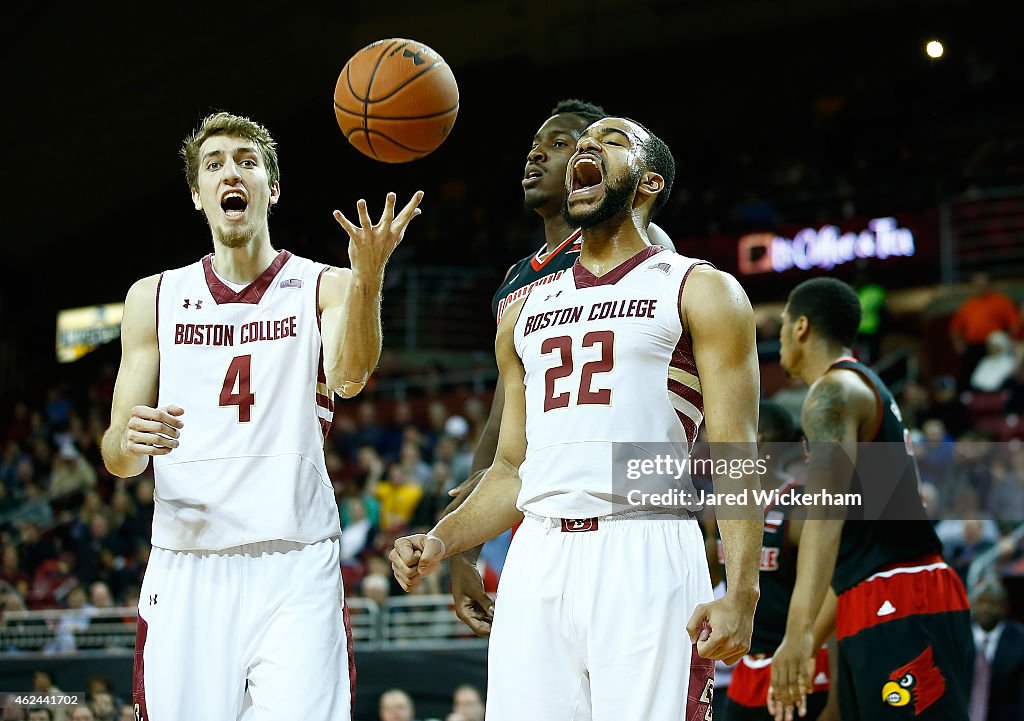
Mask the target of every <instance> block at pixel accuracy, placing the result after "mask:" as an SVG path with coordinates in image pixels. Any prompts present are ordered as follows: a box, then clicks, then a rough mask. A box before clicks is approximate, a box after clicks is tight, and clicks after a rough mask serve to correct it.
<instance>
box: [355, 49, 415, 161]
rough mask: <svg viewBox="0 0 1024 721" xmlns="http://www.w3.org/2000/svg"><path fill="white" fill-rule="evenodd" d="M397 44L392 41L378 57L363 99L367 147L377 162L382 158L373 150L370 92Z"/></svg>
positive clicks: (367, 82)
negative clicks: (370, 124)
mask: <svg viewBox="0 0 1024 721" xmlns="http://www.w3.org/2000/svg"><path fill="white" fill-rule="evenodd" d="M397 42H398V41H397V40H395V41H392V42H391V43H390V44H389V45H388V46H387V47H386V48H384V52H382V53H381V54H380V55H378V56H377V62H375V63H374V64H373V70H372V71H370V79H369V80H367V81H366V97H365V98H363V130H364V131H365V132H366V145H367V147H368V148H369V150H370V152H371V153H373V157H375V158H377V160H380V156H378V155H377V151H376V150H374V149H373V141H372V140H370V128H369V115H368V113H369V105H370V90H371V89H372V88H373V77H374V76H375V75H376V74H377V68H379V67H380V64H381V62H382V61H383V60H384V57H385V56H386V55H387V54H388V53H389V52H391V48H392V47H393V46H394V45H395V43H397ZM405 45H408V43H402V46H405Z"/></svg>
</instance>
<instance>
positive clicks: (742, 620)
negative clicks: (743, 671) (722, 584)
mask: <svg viewBox="0 0 1024 721" xmlns="http://www.w3.org/2000/svg"><path fill="white" fill-rule="evenodd" d="M756 606H757V600H756V598H755V599H754V600H753V601H752V602H751V601H746V600H743V599H740V598H734V597H730V596H729V594H726V595H725V596H724V597H723V598H720V599H718V600H716V601H712V602H710V603H701V604H699V605H698V606H697V608H695V609H694V610H693V615H691V616H690V622H689V623H688V624H686V630H687V632H688V633H689V634H690V641H691V642H693V643H696V644H697V653H698V654H700V655H701V657H703V658H710V659H714V660H715V661H722V662H724V663H726V664H734V663H736V662H737V661H739V660H740V659H741V658H743V655H744V654H745V653H746V652H747V651H748V650H750V637H751V635H752V634H753V631H754V609H755V608H756Z"/></svg>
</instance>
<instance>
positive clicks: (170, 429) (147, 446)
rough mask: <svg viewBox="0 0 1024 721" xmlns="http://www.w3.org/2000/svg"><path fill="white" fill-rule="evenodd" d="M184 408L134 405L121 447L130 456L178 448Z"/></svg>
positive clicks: (154, 453) (161, 452)
mask: <svg viewBox="0 0 1024 721" xmlns="http://www.w3.org/2000/svg"><path fill="white" fill-rule="evenodd" d="M184 413H185V409H184V408H181V407H180V406H175V405H168V406H163V407H162V408H150V407H149V406H135V407H133V408H132V414H131V417H129V418H128V424H127V425H126V426H125V430H124V435H123V436H122V438H121V448H122V449H123V451H124V452H125V453H126V454H128V455H132V456H165V455H167V454H168V453H170V452H171V451H173V450H174V449H175V448H177V447H178V438H179V437H180V435H181V429H182V428H183V427H184V426H185V423H184V422H183V421H182V420H181V419H180V416H182V415H184Z"/></svg>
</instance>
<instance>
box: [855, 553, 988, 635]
mask: <svg viewBox="0 0 1024 721" xmlns="http://www.w3.org/2000/svg"><path fill="white" fill-rule="evenodd" d="M887 568H888V569H889V570H888V571H886V572H882V573H880V574H876V575H875V576H873V577H871V578H868V579H867V580H864V581H861V582H860V583H858V584H857V585H856V586H854V587H853V588H851V589H848V590H846V591H844V592H843V593H841V594H840V595H839V600H838V602H837V605H836V637H837V638H839V639H840V640H842V639H844V638H848V637H850V636H854V635H856V634H857V633H859V632H861V631H863V630H864V629H866V628H872V627H874V626H878V625H881V624H883V623H889V622H891V621H897V620H899V619H901V618H907V617H909V616H922V615H925V614H932V613H949V612H954V611H966V610H968V608H970V606H969V604H968V602H967V592H966V591H965V590H964V584H963V582H962V581H961V580H960V577H959V576H958V575H956V571H954V570H953V569H952V568H950V567H949V566H947V565H945V564H944V563H942V557H941V556H939V555H937V554H932V555H929V556H926V557H924V558H916V559H912V560H909V561H901V562H900V563H897V564H893V565H892V566H888V567H887Z"/></svg>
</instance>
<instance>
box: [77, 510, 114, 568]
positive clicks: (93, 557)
mask: <svg viewBox="0 0 1024 721" xmlns="http://www.w3.org/2000/svg"><path fill="white" fill-rule="evenodd" d="M122 550H123V549H122V548H121V544H120V542H119V540H118V538H117V537H116V536H115V535H114V534H113V533H111V531H110V521H108V520H107V515H106V513H105V512H102V513H97V514H96V515H94V516H93V517H92V520H91V521H90V522H89V535H88V536H87V537H86V538H84V539H82V540H80V541H79V542H78V545H77V547H76V549H75V568H76V570H77V571H78V575H79V578H80V579H81V580H82V581H85V582H87V583H91V582H92V581H94V580H96V578H97V577H98V576H99V574H100V569H101V567H102V566H104V565H109V561H108V563H107V564H104V563H101V555H102V554H103V552H104V551H109V553H110V554H111V556H113V557H116V556H119V555H122Z"/></svg>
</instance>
